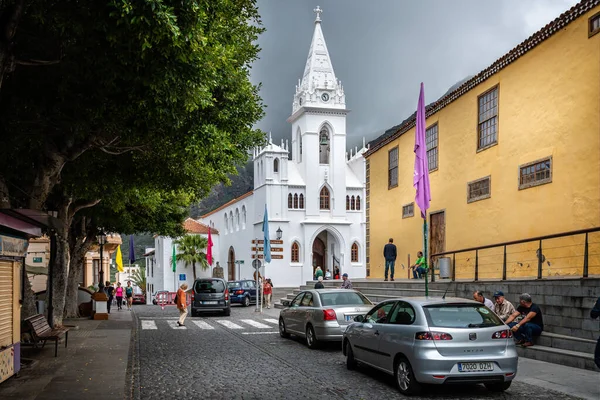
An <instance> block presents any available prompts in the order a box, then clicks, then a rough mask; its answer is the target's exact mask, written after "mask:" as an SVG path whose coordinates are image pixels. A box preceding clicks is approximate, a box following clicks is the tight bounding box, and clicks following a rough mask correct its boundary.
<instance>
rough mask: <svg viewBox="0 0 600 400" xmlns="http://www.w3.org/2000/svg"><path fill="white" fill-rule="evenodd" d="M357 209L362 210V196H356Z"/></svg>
mask: <svg viewBox="0 0 600 400" xmlns="http://www.w3.org/2000/svg"><path fill="white" fill-rule="evenodd" d="M356 209H357V210H360V196H356Z"/></svg>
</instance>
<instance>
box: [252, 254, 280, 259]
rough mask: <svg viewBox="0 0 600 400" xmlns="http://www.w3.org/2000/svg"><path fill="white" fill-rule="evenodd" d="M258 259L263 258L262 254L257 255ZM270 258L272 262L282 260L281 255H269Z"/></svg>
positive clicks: (253, 255) (254, 255) (254, 256)
mask: <svg viewBox="0 0 600 400" xmlns="http://www.w3.org/2000/svg"><path fill="white" fill-rule="evenodd" d="M252 258H256V254H252ZM258 258H260V259H261V260H262V259H263V258H264V256H263V255H262V254H259V255H258ZM271 258H272V259H273V260H282V259H283V254H271Z"/></svg>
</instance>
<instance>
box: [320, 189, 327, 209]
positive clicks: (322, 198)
mask: <svg viewBox="0 0 600 400" xmlns="http://www.w3.org/2000/svg"><path fill="white" fill-rule="evenodd" d="M319 200H320V201H319V206H320V207H319V208H320V209H321V210H329V189H327V187H326V186H323V189H321V194H320V196H319Z"/></svg>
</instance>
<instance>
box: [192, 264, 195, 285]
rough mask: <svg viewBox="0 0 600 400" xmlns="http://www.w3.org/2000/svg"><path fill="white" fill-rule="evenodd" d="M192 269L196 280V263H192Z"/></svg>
mask: <svg viewBox="0 0 600 400" xmlns="http://www.w3.org/2000/svg"><path fill="white" fill-rule="evenodd" d="M192 271H194V281H195V280H196V263H195V262H193V263H192Z"/></svg>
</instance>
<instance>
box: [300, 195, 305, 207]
mask: <svg viewBox="0 0 600 400" xmlns="http://www.w3.org/2000/svg"><path fill="white" fill-rule="evenodd" d="M300 208H301V209H304V195H303V194H302V193H300Z"/></svg>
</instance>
